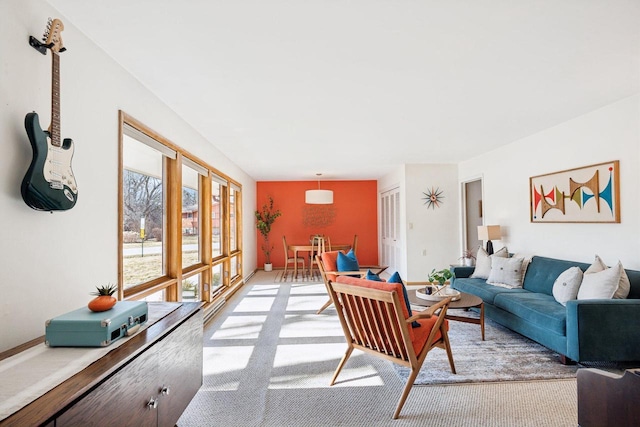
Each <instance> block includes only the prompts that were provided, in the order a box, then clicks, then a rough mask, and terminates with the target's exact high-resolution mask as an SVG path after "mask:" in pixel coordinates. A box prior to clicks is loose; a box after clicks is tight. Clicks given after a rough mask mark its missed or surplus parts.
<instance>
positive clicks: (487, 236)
mask: <svg viewBox="0 0 640 427" xmlns="http://www.w3.org/2000/svg"><path fill="white" fill-rule="evenodd" d="M500 237H501V235H500V226H499V225H479V226H478V240H486V241H487V253H488V254H489V255H491V254H493V243H491V241H492V240H500Z"/></svg>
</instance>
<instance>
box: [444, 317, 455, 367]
mask: <svg viewBox="0 0 640 427" xmlns="http://www.w3.org/2000/svg"><path fill="white" fill-rule="evenodd" d="M441 333H442V341H444V348H445V350H447V357H448V358H449V366H451V373H452V374H455V373H456V366H455V365H454V363H453V353H452V352H451V343H450V342H449V334H448V333H447V330H446V328H444V327H443V328H442V329H441Z"/></svg>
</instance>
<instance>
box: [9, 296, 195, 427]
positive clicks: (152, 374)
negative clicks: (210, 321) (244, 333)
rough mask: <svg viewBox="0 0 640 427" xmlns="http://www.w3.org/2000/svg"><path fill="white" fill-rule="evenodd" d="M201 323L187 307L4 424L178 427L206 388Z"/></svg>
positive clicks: (188, 304) (182, 307)
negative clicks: (186, 410) (203, 386)
mask: <svg viewBox="0 0 640 427" xmlns="http://www.w3.org/2000/svg"><path fill="white" fill-rule="evenodd" d="M202 322H203V316H202V310H201V309H200V304H199V303H183V304H182V305H181V306H180V307H179V308H178V309H176V310H175V311H173V312H172V313H170V314H169V315H167V316H166V317H165V318H163V319H161V320H160V321H158V322H157V323H155V324H153V325H151V326H150V327H149V328H147V329H146V330H144V331H142V332H140V333H139V334H138V335H136V336H134V337H132V338H131V339H130V340H128V342H126V343H124V344H123V345H121V346H119V347H117V348H116V349H114V350H113V351H111V352H109V353H108V354H107V355H106V356H104V357H103V358H101V359H100V360H99V361H97V362H95V363H93V364H91V365H90V366H88V367H87V368H85V369H84V370H83V371H81V372H80V373H78V374H76V375H74V376H73V377H71V378H69V379H68V380H67V381H65V382H64V383H62V384H61V385H59V386H58V387H55V388H54V389H53V390H51V391H49V392H48V393H46V394H45V395H43V396H42V397H40V398H39V399H37V400H35V401H34V402H32V403H31V404H29V405H27V406H25V407H24V408H23V409H21V410H20V411H18V412H16V413H15V414H13V415H11V416H10V417H8V418H7V419H5V420H3V421H0V425H43V424H47V423H51V425H53V423H52V422H55V425H56V426H57V427H63V426H104V425H114V426H116V425H117V426H154V427H155V426H174V425H175V424H176V422H177V421H178V418H180V415H181V414H182V412H183V411H184V410H185V409H186V407H187V406H188V405H189V402H190V401H191V399H192V398H193V396H194V395H195V394H196V393H197V391H198V389H199V388H200V386H201V385H202V330H203V325H202Z"/></svg>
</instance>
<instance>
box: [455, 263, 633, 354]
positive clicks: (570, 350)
mask: <svg viewBox="0 0 640 427" xmlns="http://www.w3.org/2000/svg"><path fill="white" fill-rule="evenodd" d="M573 266H578V267H580V269H581V270H582V271H585V270H586V269H587V268H588V267H589V264H585V263H580V262H573V261H565V260H560V259H554V258H545V257H540V256H534V257H533V258H532V259H531V263H530V264H529V266H528V268H527V270H526V274H525V277H524V282H523V288H517V289H508V288H502V287H498V286H493V285H490V284H487V282H486V280H484V279H477V278H475V279H474V278H470V277H469V276H471V274H472V273H473V270H474V267H453V268H452V272H453V273H454V277H453V279H452V284H451V286H452V287H453V288H454V289H457V290H459V291H461V292H466V293H469V294H473V295H476V296H478V297H480V298H482V300H483V301H484V307H485V316H487V317H488V318H491V319H493V320H494V321H496V322H498V323H500V324H502V325H504V326H506V327H507V328H509V329H512V330H514V331H516V332H518V333H520V334H522V335H524V336H526V337H528V338H530V339H532V340H534V341H537V342H538V343H540V344H542V345H544V346H545V347H547V348H549V349H551V350H553V351H555V352H557V353H559V354H560V355H561V356H562V359H563V361H565V362H568V361H567V360H566V359H567V358H568V359H570V360H573V361H577V362H595V361H607V362H630V361H633V362H635V361H640V271H636V270H625V271H626V273H627V276H628V277H629V281H630V283H631V290H630V292H629V296H628V297H627V298H626V299H611V300H604V299H594V300H572V301H568V302H567V305H566V307H565V306H563V305H562V304H560V303H558V302H557V301H556V300H555V298H554V297H553V293H552V290H553V283H554V282H555V280H556V278H557V277H558V276H559V275H560V274H561V273H562V272H563V271H565V270H566V269H568V268H569V267H573Z"/></svg>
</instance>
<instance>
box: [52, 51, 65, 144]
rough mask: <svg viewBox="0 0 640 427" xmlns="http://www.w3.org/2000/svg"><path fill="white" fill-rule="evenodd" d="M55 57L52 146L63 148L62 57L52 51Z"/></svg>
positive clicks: (53, 61) (53, 62)
mask: <svg viewBox="0 0 640 427" xmlns="http://www.w3.org/2000/svg"><path fill="white" fill-rule="evenodd" d="M51 54H52V55H53V60H52V64H53V69H52V72H51V129H50V134H51V145H53V146H55V147H61V146H62V142H61V141H60V56H59V55H58V53H57V52H55V51H53V50H52V51H51Z"/></svg>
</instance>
